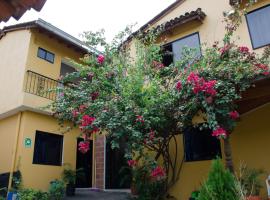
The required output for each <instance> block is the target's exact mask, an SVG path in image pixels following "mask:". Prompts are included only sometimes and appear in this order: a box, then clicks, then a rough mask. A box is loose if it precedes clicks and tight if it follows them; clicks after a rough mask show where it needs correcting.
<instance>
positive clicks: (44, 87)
mask: <svg viewBox="0 0 270 200" xmlns="http://www.w3.org/2000/svg"><path fill="white" fill-rule="evenodd" d="M60 84H61V83H60V82H59V81H57V80H54V79H52V78H50V77H47V76H44V75H42V74H39V73H36V72H33V71H31V70H27V72H26V81H25V87H24V92H26V93H29V94H33V95H36V96H39V97H43V98H46V99H49V100H52V101H54V100H56V97H57V94H56V91H55V89H56V88H57V86H59V85H60Z"/></svg>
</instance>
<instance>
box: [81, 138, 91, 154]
mask: <svg viewBox="0 0 270 200" xmlns="http://www.w3.org/2000/svg"><path fill="white" fill-rule="evenodd" d="M88 150H89V141H83V142H80V143H79V151H80V152H82V153H86V152H87V151H88Z"/></svg>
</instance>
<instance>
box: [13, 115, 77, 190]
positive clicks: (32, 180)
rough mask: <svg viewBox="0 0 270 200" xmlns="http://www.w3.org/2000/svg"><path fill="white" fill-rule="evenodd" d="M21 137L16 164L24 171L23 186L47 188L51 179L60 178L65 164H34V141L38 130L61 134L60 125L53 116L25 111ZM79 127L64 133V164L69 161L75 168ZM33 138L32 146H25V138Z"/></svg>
mask: <svg viewBox="0 0 270 200" xmlns="http://www.w3.org/2000/svg"><path fill="white" fill-rule="evenodd" d="M20 127H21V128H20V137H19V141H18V147H17V148H18V151H17V152H18V153H17V155H16V166H18V169H19V170H20V171H21V172H22V180H23V186H24V187H25V188H35V189H41V190H47V189H48V186H49V183H50V181H52V180H54V179H60V178H61V173H62V171H63V169H64V166H51V165H39V164H32V161H33V153H34V145H35V144H34V142H35V133H36V130H40V131H44V132H49V133H54V134H61V131H60V130H59V125H58V123H57V121H56V119H54V118H53V117H51V116H46V115H41V114H38V113H34V112H29V111H26V112H23V114H22V120H21V126H20ZM78 136H79V129H73V130H72V131H70V132H68V133H66V134H64V140H63V141H64V142H63V164H65V163H69V164H70V165H71V166H72V168H73V169H75V167H76V151H77V137H78ZM25 138H31V140H32V146H31V148H25V147H24V139H25Z"/></svg>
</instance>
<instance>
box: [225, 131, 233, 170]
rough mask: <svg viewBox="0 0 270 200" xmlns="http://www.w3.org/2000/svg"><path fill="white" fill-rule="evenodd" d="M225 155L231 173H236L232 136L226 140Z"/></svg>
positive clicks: (226, 164)
mask: <svg viewBox="0 0 270 200" xmlns="http://www.w3.org/2000/svg"><path fill="white" fill-rule="evenodd" d="M224 154H225V166H226V168H227V169H228V170H230V172H231V173H234V167H233V160H232V147H231V143H230V136H227V137H226V138H225V139H224Z"/></svg>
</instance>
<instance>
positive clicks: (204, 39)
mask: <svg viewBox="0 0 270 200" xmlns="http://www.w3.org/2000/svg"><path fill="white" fill-rule="evenodd" d="M269 3H270V0H261V1H259V2H257V3H256V4H255V5H254V6H253V7H252V8H250V10H253V9H256V8H259V7H262V6H264V5H268V4H269ZM197 8H202V11H203V12H205V13H206V15H207V16H206V18H205V19H204V21H203V23H200V22H196V21H193V22H189V23H187V24H185V25H181V26H180V27H178V28H174V29H173V30H170V32H168V33H165V34H164V35H163V36H165V38H166V42H165V43H170V42H172V41H175V40H177V39H180V38H182V37H184V36H187V35H190V34H192V33H194V32H199V35H200V41H201V44H206V46H209V45H212V44H213V42H214V41H222V39H223V36H224V32H225V29H224V23H223V22H222V20H223V11H229V10H231V9H232V7H231V6H230V5H229V1H228V0H220V1H218V5H217V1H216V0H204V1H201V0H186V1H183V2H182V3H181V4H180V5H179V6H178V7H176V8H175V9H174V10H172V11H170V12H169V13H167V14H166V15H165V16H163V17H162V18H161V19H159V20H158V21H157V22H155V23H154V24H152V26H156V25H159V24H162V23H164V22H167V21H169V20H171V19H173V18H175V17H178V16H180V15H183V14H185V13H186V12H190V11H193V10H196V9H197ZM237 36H240V40H237V39H236V43H239V44H241V45H245V46H247V47H249V48H250V49H252V45H251V39H250V36H249V32H248V27H247V23H246V20H245V18H243V22H242V24H241V25H240V27H239V28H238V30H237V32H236V34H235V37H237ZM163 38H164V37H163ZM134 43H135V42H134V41H131V42H130V43H129V44H128V45H129V47H130V54H131V57H133V58H134V57H135V56H136V54H135V45H134ZM262 50H263V48H259V49H256V50H255V52H256V53H261V52H262ZM269 114H270V104H268V105H265V106H263V107H260V108H258V109H257V110H253V111H252V112H249V113H247V114H245V115H243V116H241V122H239V124H238V126H237V128H236V130H235V131H234V133H233V134H232V137H231V142H232V152H233V160H234V163H235V169H236V170H238V169H239V165H240V163H241V162H244V163H246V164H247V166H248V167H251V168H256V169H264V170H265V171H266V173H267V174H270V162H269V160H268V156H267V155H269V154H270V148H269V144H268V143H269V141H270V134H269V133H270V129H269V127H268V123H269V117H268V116H269ZM177 139H178V144H179V146H178V148H179V152H178V157H177V159H178V160H177V161H178V163H179V165H180V164H181V162H182V159H184V147H183V137H182V135H180V136H178V138H177ZM221 145H222V146H223V144H221ZM172 152H173V148H172ZM223 158H224V152H223ZM210 166H211V161H196V162H183V165H182V170H181V173H180V178H179V181H178V182H177V183H176V184H175V186H174V187H173V188H172V189H171V191H170V192H171V194H172V195H173V196H175V197H176V198H177V199H178V200H186V199H188V198H189V197H190V194H191V192H192V191H194V190H198V189H199V188H200V185H201V184H202V183H203V181H204V180H205V179H206V177H207V174H208V172H209V169H210ZM267 174H266V175H265V177H264V178H265V179H266V177H267ZM263 184H264V181H263ZM261 195H263V197H264V198H266V187H264V188H263V189H262V191H261Z"/></svg>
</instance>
